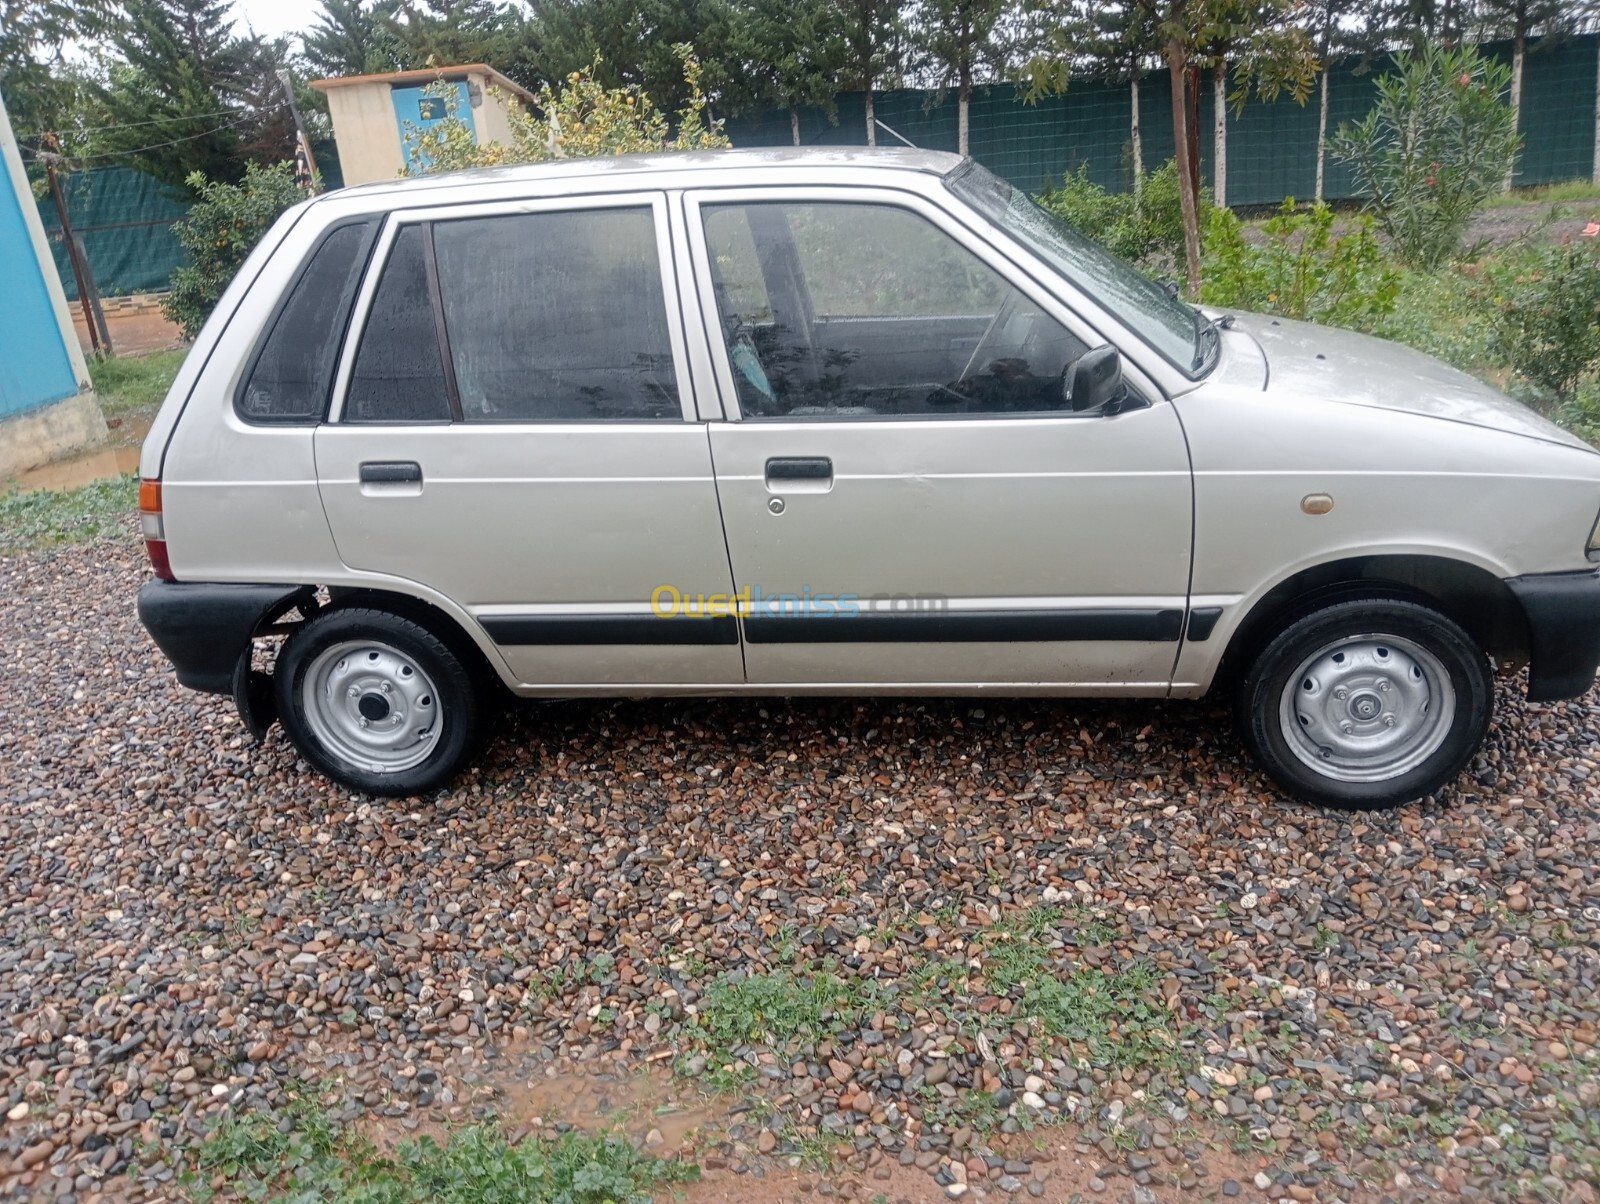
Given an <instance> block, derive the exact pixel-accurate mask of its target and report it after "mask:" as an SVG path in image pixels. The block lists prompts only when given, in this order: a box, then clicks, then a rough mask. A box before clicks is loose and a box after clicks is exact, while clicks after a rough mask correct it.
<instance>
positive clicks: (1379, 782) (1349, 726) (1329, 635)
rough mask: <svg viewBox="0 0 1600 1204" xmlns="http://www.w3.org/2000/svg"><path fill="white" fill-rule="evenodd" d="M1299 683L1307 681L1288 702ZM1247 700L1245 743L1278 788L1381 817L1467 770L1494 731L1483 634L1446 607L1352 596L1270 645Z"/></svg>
mask: <svg viewBox="0 0 1600 1204" xmlns="http://www.w3.org/2000/svg"><path fill="white" fill-rule="evenodd" d="M1436 678H1437V679H1438V680H1437V681H1436V680H1435V679H1436ZM1291 681H1296V682H1297V683H1298V685H1297V688H1296V690H1295V692H1294V694H1293V695H1292V696H1286V693H1285V691H1286V689H1287V688H1288V687H1289V685H1290V683H1291ZM1446 682H1447V683H1448V689H1446V688H1445V683H1446ZM1380 689H1381V691H1382V693H1380V692H1379V691H1380ZM1340 690H1343V693H1340V692H1339V691H1340ZM1401 695H1405V697H1404V698H1402V697H1401ZM1237 704H1238V709H1239V726H1240V728H1241V730H1242V731H1243V732H1244V736H1245V742H1246V743H1247V744H1248V745H1249V748H1250V751H1251V753H1253V754H1254V756H1255V758H1256V760H1257V761H1259V762H1260V763H1261V766H1262V768H1264V769H1265V770H1266V771H1267V774H1268V775H1269V776H1270V777H1271V778H1272V779H1273V781H1275V782H1276V783H1277V784H1278V785H1279V786H1281V787H1283V788H1284V789H1285V790H1286V791H1288V792H1289V793H1290V794H1293V795H1295V796H1296V797H1298V798H1301V799H1304V800H1306V801H1308V802H1313V803H1320V804H1322V805H1324V806H1328V807H1337V808H1340V809H1344V810H1351V811H1374V810H1380V809H1385V808H1389V807H1397V806H1399V805H1401V804H1402V803H1407V802H1411V801H1413V800H1415V799H1419V798H1423V797H1425V796H1426V795H1429V794H1432V793H1434V792H1435V791H1436V790H1438V789H1439V788H1440V787H1441V786H1443V785H1445V784H1446V783H1448V782H1450V781H1452V780H1454V779H1455V777H1456V776H1457V775H1458V774H1460V772H1461V771H1462V769H1464V768H1465V767H1466V765H1467V762H1468V761H1470V760H1471V759H1472V755H1473V754H1474V753H1475V752H1477V750H1478V746H1479V745H1480V744H1481V743H1482V742H1483V737H1484V734H1485V733H1486V732H1487V731H1488V729H1489V719H1490V716H1491V714H1492V712H1493V710H1494V675H1493V673H1492V672H1491V671H1490V668H1489V661H1488V657H1487V656H1485V654H1484V653H1483V651H1482V649H1480V648H1479V647H1478V646H1477V645H1476V644H1475V643H1474V642H1473V640H1472V637H1471V636H1469V635H1468V634H1467V633H1466V632H1465V631H1463V630H1462V629H1461V627H1460V626H1458V625H1457V624H1456V623H1455V622H1453V621H1452V620H1451V619H1449V618H1447V617H1445V616H1444V615H1442V614H1440V613H1439V612H1438V611H1436V610H1433V609H1431V608H1430V607H1428V606H1425V605H1423V604H1421V603H1418V602H1411V601H1404V600H1401V599H1397V598H1393V597H1381V596H1380V597H1364V598H1346V599H1342V600H1340V601H1338V602H1332V603H1329V604H1328V605H1325V606H1321V607H1318V608H1316V609H1314V610H1311V611H1309V612H1308V613H1304V614H1301V615H1300V616H1299V617H1297V618H1295V619H1293V620H1292V621H1289V622H1288V623H1287V624H1286V625H1284V626H1283V627H1281V628H1280V629H1279V630H1278V631H1277V633H1276V634H1274V635H1273V636H1272V637H1271V638H1270V639H1268V640H1267V642H1266V643H1265V645H1264V646H1263V647H1262V648H1261V650H1260V651H1259V652H1258V653H1257V655H1256V657H1255V660H1254V662H1253V663H1252V664H1251V665H1250V667H1249V669H1248V670H1247V671H1246V673H1245V675H1244V679H1243V681H1242V682H1241V683H1240V685H1239V693H1238V698H1237ZM1291 724H1294V725H1295V726H1294V727H1293V728H1291V727H1290V725H1291ZM1385 725H1386V726H1385ZM1313 763H1315V767H1314V765H1313ZM1363 775H1366V776H1365V777H1363Z"/></svg>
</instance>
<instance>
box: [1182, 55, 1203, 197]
mask: <svg viewBox="0 0 1600 1204" xmlns="http://www.w3.org/2000/svg"><path fill="white" fill-rule="evenodd" d="M1183 55H1184V62H1186V63H1188V64H1189V65H1188V66H1187V67H1186V68H1185V74H1184V93H1183V98H1184V108H1185V110H1186V111H1187V113H1188V117H1187V124H1186V125H1185V126H1184V129H1186V130H1188V131H1189V175H1190V177H1191V178H1192V179H1193V181H1194V196H1195V205H1196V206H1198V205H1199V204H1200V68H1198V67H1196V66H1195V65H1194V64H1193V63H1192V62H1189V52H1188V51H1187V50H1185V51H1184V52H1183Z"/></svg>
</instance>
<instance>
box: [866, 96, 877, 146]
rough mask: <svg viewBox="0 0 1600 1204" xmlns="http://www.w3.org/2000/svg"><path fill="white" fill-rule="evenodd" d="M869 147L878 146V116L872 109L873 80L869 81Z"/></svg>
mask: <svg viewBox="0 0 1600 1204" xmlns="http://www.w3.org/2000/svg"><path fill="white" fill-rule="evenodd" d="M867 145H868V146H877V145H878V115H877V113H876V112H875V111H874V110H873V107H872V80H870V79H869V80H867Z"/></svg>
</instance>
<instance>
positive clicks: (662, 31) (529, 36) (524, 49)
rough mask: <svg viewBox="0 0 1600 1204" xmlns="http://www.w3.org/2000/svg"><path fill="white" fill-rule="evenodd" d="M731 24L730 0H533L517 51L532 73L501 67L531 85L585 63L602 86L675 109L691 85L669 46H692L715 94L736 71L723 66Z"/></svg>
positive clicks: (583, 67) (561, 76)
mask: <svg viewBox="0 0 1600 1204" xmlns="http://www.w3.org/2000/svg"><path fill="white" fill-rule="evenodd" d="M734 24H735V23H734V20H733V18H732V16H731V14H730V12H729V5H728V2H727V0H533V9H532V12H531V15H530V17H529V19H528V21H527V22H526V24H525V25H524V27H523V31H522V35H521V36H522V39H523V40H522V44H521V46H520V47H519V48H518V51H517V53H518V54H519V55H520V59H521V61H523V62H525V63H527V64H529V65H530V67H531V68H532V69H533V70H534V71H535V72H536V74H537V78H534V79H528V78H524V77H523V76H522V75H519V74H518V73H517V72H516V71H515V70H513V69H512V68H511V67H509V66H508V67H506V68H504V70H505V71H506V74H507V75H510V76H511V78H512V79H515V80H516V81H517V82H518V83H521V84H523V85H525V86H527V87H530V88H535V89H537V88H538V87H539V86H540V84H542V83H545V82H550V83H559V82H560V81H562V80H565V79H567V78H568V77H569V76H570V75H571V74H572V73H573V72H574V71H588V72H591V73H592V74H593V76H594V79H595V80H596V82H598V83H600V84H601V85H603V86H604V87H606V88H612V89H616V88H624V89H626V88H638V89H641V90H642V91H644V92H645V93H646V94H647V95H648V96H649V97H650V99H651V100H652V101H654V102H655V103H656V104H658V105H660V106H661V107H662V108H663V109H666V110H668V111H676V110H678V109H681V108H682V107H683V106H684V105H685V104H686V103H687V102H688V100H689V91H688V88H687V86H686V85H685V82H684V75H683V65H682V63H681V62H680V60H679V59H678V56H677V55H676V53H675V52H674V50H673V47H675V46H679V45H684V44H692V45H693V46H694V48H695V55H696V59H697V61H698V62H699V63H700V64H701V70H702V72H703V75H704V79H705V87H706V90H707V91H708V92H709V93H710V94H712V95H720V94H722V93H723V92H724V90H726V89H727V88H728V86H729V83H730V76H732V75H734V74H736V72H732V71H730V70H729V68H728V66H727V64H728V62H729V49H728V43H729V40H730V38H731V36H732V31H733V28H734ZM596 60H598V62H597V61H596Z"/></svg>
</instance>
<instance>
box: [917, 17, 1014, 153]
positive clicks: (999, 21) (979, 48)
mask: <svg viewBox="0 0 1600 1204" xmlns="http://www.w3.org/2000/svg"><path fill="white" fill-rule="evenodd" d="M1009 10H1010V0H919V2H918V4H917V6H916V8H915V9H914V10H913V12H912V15H911V31H910V32H911V43H912V45H913V46H914V47H915V48H916V50H918V51H919V52H920V53H921V54H922V55H923V56H925V58H926V60H927V64H928V66H929V67H931V68H932V70H933V72H934V73H935V74H936V75H937V76H938V77H939V78H940V80H941V82H943V83H945V84H951V83H953V84H955V86H956V112H957V121H956V131H957V133H956V142H957V147H958V149H959V151H960V153H961V154H963V155H964V154H966V153H967V142H968V137H967V134H968V130H969V128H970V126H971V116H970V115H971V105H972V82H973V78H974V76H975V75H976V74H978V73H979V72H989V73H996V74H998V73H999V72H1002V71H1004V70H1005V69H1006V68H1007V67H1009V66H1010V58H1011V53H1012V50H1013V47H1014V45H1015V40H1014V38H1012V37H1011V36H1009V31H1008V30H1007V27H1006V22H1005V18H1006V16H1007V15H1008V13H1009Z"/></svg>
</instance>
